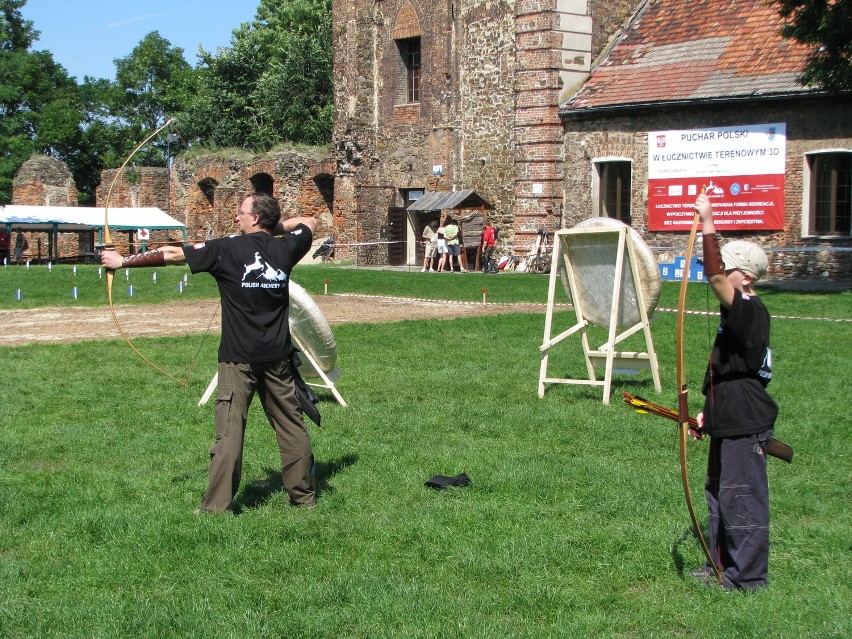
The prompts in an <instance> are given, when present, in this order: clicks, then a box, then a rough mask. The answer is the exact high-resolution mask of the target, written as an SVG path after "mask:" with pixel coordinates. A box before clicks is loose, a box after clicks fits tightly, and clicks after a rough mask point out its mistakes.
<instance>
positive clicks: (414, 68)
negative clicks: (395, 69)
mask: <svg viewBox="0 0 852 639" xmlns="http://www.w3.org/2000/svg"><path fill="white" fill-rule="evenodd" d="M397 45H398V46H399V53H400V55H401V56H402V63H403V66H404V67H405V88H406V102H408V103H414V102H420V38H407V39H406V40H399V41H398V42H397Z"/></svg>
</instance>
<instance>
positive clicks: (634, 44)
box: [561, 0, 813, 116]
mask: <svg viewBox="0 0 852 639" xmlns="http://www.w3.org/2000/svg"><path fill="white" fill-rule="evenodd" d="M783 24H784V22H783V20H782V18H781V17H780V16H779V15H778V5H776V4H774V3H772V2H768V1H767V0H689V1H687V0H649V1H648V2H647V4H646V5H645V6H644V7H643V8H642V9H640V10H639V11H638V12H637V14H636V16H635V17H634V19H633V20H632V22H631V23H630V24H629V25H628V27H627V28H626V30H625V31H624V33H623V35H622V36H621V37H620V38H619V39H618V41H617V42H616V43H615V44H614V45H613V46H612V48H611V49H610V51H609V52H608V53H607V55H606V56H605V57H604V58H603V59H602V61H601V62H600V63H599V64H598V65H597V66H596V67H595V68H594V69H593V70H592V73H591V76H590V77H589V79H588V80H587V81H586V83H585V84H584V85H583V86H582V88H581V89H580V90H579V91H578V92H577V93H576V94H575V95H574V96H573V97H572V98H570V99H569V100H568V101H567V102H566V103H565V104H564V105H563V107H562V109H561V112H562V113H563V114H564V115H566V116H570V115H574V114H575V115H579V114H580V113H583V112H593V111H597V110H602V109H607V110H608V109H616V108H628V107H636V106H645V105H660V104H666V103H683V102H692V101H701V100H708V99H709V100H738V99H746V98H754V97H759V96H760V97H771V96H775V97H781V96H789V95H805V94H810V93H813V90H812V89H808V88H806V87H803V86H802V85H800V84H799V82H798V80H797V78H798V77H799V75H800V74H801V72H802V70H803V69H804V67H805V63H806V60H807V57H808V54H809V51H810V50H809V49H808V48H807V47H805V46H803V45H801V44H799V43H798V42H796V41H794V40H790V39H787V38H782V37H781V34H780V31H781V27H782V26H783Z"/></svg>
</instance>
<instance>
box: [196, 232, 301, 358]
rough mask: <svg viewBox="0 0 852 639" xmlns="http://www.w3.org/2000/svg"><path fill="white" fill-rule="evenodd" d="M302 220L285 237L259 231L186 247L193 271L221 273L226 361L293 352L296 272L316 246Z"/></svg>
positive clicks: (221, 346) (221, 351)
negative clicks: (291, 304)
mask: <svg viewBox="0 0 852 639" xmlns="http://www.w3.org/2000/svg"><path fill="white" fill-rule="evenodd" d="M312 240H313V234H312V233H311V231H310V229H308V227H306V226H304V225H303V224H300V225H299V226H297V227H296V229H295V230H294V231H293V232H292V233H290V234H288V235H285V236H284V237H283V238H277V237H272V236H271V235H269V234H268V233H263V232H258V233H250V234H247V235H239V236H235V237H226V238H222V239H215V240H207V241H206V242H202V243H199V244H187V245H185V246H184V247H183V250H184V254H185V255H186V262H187V264H188V265H189V268H190V270H191V271H192V272H193V273H203V272H207V273H210V274H211V275H212V276H213V277H215V278H216V282H217V284H218V286H219V295H220V297H221V299H222V341H221V343H220V344H219V361H220V362H241V363H248V364H252V363H257V362H271V361H275V360H279V359H282V358H284V357H286V356H287V355H288V354H289V352H290V330H289V326H288V318H289V299H290V297H289V295H290V293H289V287H288V283H289V281H290V272H291V271H292V270H293V267H294V266H295V265H296V264H297V263H298V262H299V260H301V259H302V258H303V257H304V256H305V255H306V254H307V252H308V251H309V250H310V248H311V241H312Z"/></svg>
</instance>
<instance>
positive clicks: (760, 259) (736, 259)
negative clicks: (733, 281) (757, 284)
mask: <svg viewBox="0 0 852 639" xmlns="http://www.w3.org/2000/svg"><path fill="white" fill-rule="evenodd" d="M722 261H723V262H725V270H726V271H730V270H731V269H738V270H740V271H742V272H743V273H748V274H749V275H751V276H752V278H754V280H755V281H757V280H759V279H760V278H762V277H763V276H764V275H766V271H767V269H768V268H769V260H768V259H766V253H764V252H763V249H762V248H760V247H759V246H758V245H757V244H755V243H754V242H746V241H745V240H734V241H733V242H728V243H727V244H725V246H723V247H722Z"/></svg>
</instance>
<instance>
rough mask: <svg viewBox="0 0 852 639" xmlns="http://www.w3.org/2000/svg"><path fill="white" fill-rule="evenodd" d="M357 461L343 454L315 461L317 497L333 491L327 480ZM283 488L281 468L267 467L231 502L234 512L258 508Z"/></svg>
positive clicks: (355, 457) (351, 456)
mask: <svg viewBox="0 0 852 639" xmlns="http://www.w3.org/2000/svg"><path fill="white" fill-rule="evenodd" d="M357 462H358V456H357V455H344V456H343V457H341V458H339V459H335V460H332V461H328V462H322V461H318V462H316V463H315V478H316V488H317V499H321V498H322V495H323V493H333V492H334V487H333V486H331V485H330V484H329V480H330V479H331V478H332V477H334V476H335V475H336V474H337V473H339V472H340V471H341V470H343V469H344V468H347V467H349V466H352V465H353V464H355V463H357ZM283 489H284V486H283V485H282V484H281V470H280V469H278V468H267V469H266V476H265V477H263V478H262V479H256V480H254V481H253V482H251V483H249V484H248V485H247V486H246V487H245V488H243V489H242V490H241V491H240V493H239V495H237V498H236V499H235V500H234V504H233V506H234V513H235V514H237V515H238V514H240V513H241V512H242V511H243V510H248V509H252V508H258V507H259V506H262V505H263V504H265V503H266V502H267V501H269V500H270V499H271V498H272V496H273V495H274V494H276V493H278V492H280V491H281V490H283Z"/></svg>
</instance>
